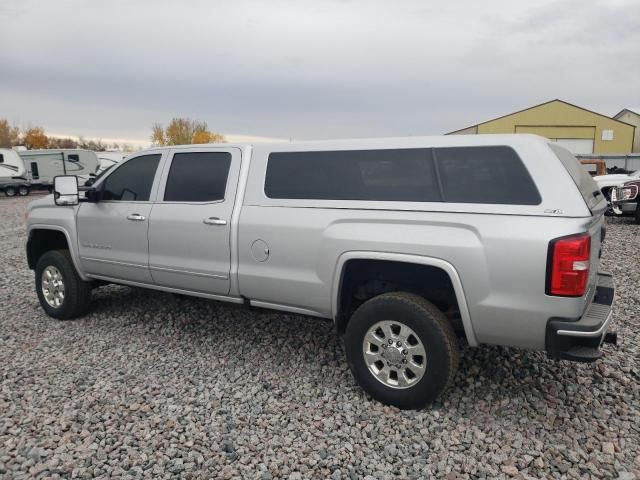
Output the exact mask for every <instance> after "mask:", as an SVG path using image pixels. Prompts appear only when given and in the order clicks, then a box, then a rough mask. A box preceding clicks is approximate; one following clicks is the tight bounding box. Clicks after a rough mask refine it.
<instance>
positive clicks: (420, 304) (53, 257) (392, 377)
mask: <svg viewBox="0 0 640 480" xmlns="http://www.w3.org/2000/svg"><path fill="white" fill-rule="evenodd" d="M78 190H79V188H78V184H77V181H76V179H75V177H68V176H66V177H58V178H56V181H55V191H54V195H53V196H49V197H47V198H44V199H42V200H38V201H35V202H33V203H31V205H30V207H29V213H28V243H27V258H28V263H29V267H30V268H31V269H33V270H35V283H36V292H37V295H38V298H39V300H40V303H41V305H42V308H43V309H44V310H45V312H46V313H47V314H48V315H50V316H52V317H55V318H60V319H68V318H73V317H78V316H80V315H83V314H85V313H86V312H87V311H88V310H89V308H90V300H91V291H92V288H95V287H96V286H99V285H102V284H104V283H105V282H107V283H117V284H122V285H131V286H136V287H146V288H152V289H156V290H163V291H167V292H174V293H178V294H184V295H193V296H198V297H204V298H208V299H212V300H221V301H227V302H232V303H242V304H246V305H250V306H256V307H263V308H271V309H277V310H282V311H286V312H294V313H298V314H301V315H310V316H314V317H320V318H325V319H330V320H332V321H333V323H334V324H335V328H336V330H337V332H338V334H339V335H340V336H342V338H343V340H344V345H345V351H346V356H347V360H348V362H349V365H350V367H351V370H352V371H353V374H354V376H355V378H356V380H357V381H358V382H359V384H360V385H361V386H362V387H363V388H364V389H365V390H366V391H367V392H368V393H369V394H370V395H371V396H372V397H374V398H376V399H378V400H380V401H382V402H385V403H387V404H393V405H396V406H399V407H401V408H418V407H421V406H423V405H426V404H428V403H429V402H431V401H432V400H433V399H434V398H436V396H438V395H439V394H440V393H441V392H442V391H443V390H444V389H445V388H446V387H447V385H449V384H450V383H451V380H452V378H453V377H454V374H455V372H456V369H457V366H458V360H459V344H460V342H465V343H466V344H468V345H470V346H477V345H480V344H493V345H505V346H511V347H519V348H527V349H538V350H546V352H547V353H548V356H549V357H551V358H554V359H567V360H575V361H594V360H596V359H598V358H600V356H601V355H602V354H601V352H600V346H601V344H602V342H603V341H611V342H613V341H614V340H615V335H614V334H613V333H611V332H609V333H607V328H608V324H609V319H610V316H611V308H612V304H613V297H614V285H613V281H612V278H611V275H609V274H606V273H603V272H600V271H599V269H598V266H599V257H600V249H601V241H602V239H603V237H604V225H603V222H604V217H603V213H604V211H605V209H606V207H607V202H606V200H605V198H604V197H603V195H602V194H601V193H600V191H599V189H598V188H597V186H596V185H595V183H594V182H593V180H592V179H591V177H590V176H589V175H588V173H587V172H586V171H585V170H584V169H583V167H582V166H581V165H580V164H579V163H578V162H577V161H576V159H575V158H574V157H573V156H572V155H571V154H570V153H569V152H568V151H567V150H565V149H563V148H561V147H559V146H556V145H553V144H550V143H549V142H548V141H547V140H545V139H543V138H541V137H535V136H530V135H468V136H443V137H411V138H393V139H374V140H340V141H323V142H304V143H302V142H301V143H284V144H263V145H234V144H215V145H197V146H195V145H187V146H176V147H167V148H159V149H153V150H147V151H144V152H140V153H137V154H134V155H132V156H131V157H129V158H128V159H127V160H125V161H123V162H122V163H120V164H119V165H118V166H116V167H114V168H113V169H111V170H110V171H109V172H108V173H107V174H105V175H104V176H103V177H101V178H100V179H99V180H98V181H97V182H96V183H95V184H94V185H93V186H92V187H91V188H89V189H87V190H86V191H82V189H80V190H81V191H80V192H79V191H78ZM212 321H215V319H212Z"/></svg>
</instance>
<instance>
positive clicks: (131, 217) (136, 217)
mask: <svg viewBox="0 0 640 480" xmlns="http://www.w3.org/2000/svg"><path fill="white" fill-rule="evenodd" d="M127 220H133V221H134V222H144V221H145V218H144V215H140V214H139V213H130V214H129V215H127Z"/></svg>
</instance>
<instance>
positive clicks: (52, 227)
mask: <svg viewBox="0 0 640 480" xmlns="http://www.w3.org/2000/svg"><path fill="white" fill-rule="evenodd" d="M34 230H56V231H58V232H62V233H63V234H64V236H65V237H66V239H67V245H69V253H70V254H71V261H72V262H73V266H74V267H75V268H76V272H78V276H79V277H80V278H81V279H82V280H84V281H85V282H88V281H90V279H89V278H88V277H87V276H86V275H85V274H84V272H83V271H82V269H81V268H80V265H81V264H80V259H79V258H78V249H77V245H76V244H75V243H74V242H72V241H71V235H69V232H68V231H67V229H66V228H64V227H61V226H59V225H46V224H38V223H35V224H33V225H29V228H28V229H27V239H29V238H30V237H31V232H32V231H34ZM27 254H28V252H27Z"/></svg>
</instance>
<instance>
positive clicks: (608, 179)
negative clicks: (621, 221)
mask: <svg viewBox="0 0 640 480" xmlns="http://www.w3.org/2000/svg"><path fill="white" fill-rule="evenodd" d="M593 179H594V180H595V181H596V184H597V185H598V188H599V189H600V191H601V192H602V193H603V194H604V196H605V198H606V199H607V201H610V200H611V191H612V189H614V188H616V187H621V186H622V185H624V183H625V182H628V181H630V180H640V170H636V171H635V172H631V173H628V174H627V173H614V174H610V175H597V176H595V177H593ZM620 206H621V210H620V211H616V210H613V212H614V213H616V214H618V215H627V214H630V215H632V214H634V213H635V211H636V204H635V203H633V204H632V203H625V204H621V205H620Z"/></svg>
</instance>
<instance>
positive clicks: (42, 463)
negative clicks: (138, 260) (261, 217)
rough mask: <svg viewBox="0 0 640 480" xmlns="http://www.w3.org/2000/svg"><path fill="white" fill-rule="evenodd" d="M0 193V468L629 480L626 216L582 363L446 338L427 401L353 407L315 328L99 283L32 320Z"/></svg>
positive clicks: (635, 400)
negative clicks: (598, 331) (600, 346)
mask: <svg viewBox="0 0 640 480" xmlns="http://www.w3.org/2000/svg"><path fill="white" fill-rule="evenodd" d="M27 201H28V199H5V198H0V225H2V228H1V229H0V238H1V240H2V250H1V255H2V257H1V261H0V273H1V274H0V292H1V295H0V371H1V380H0V383H1V389H0V477H4V478H15V479H19V478H32V477H36V476H38V477H43V478H44V477H46V478H70V477H71V478H92V477H109V476H111V477H120V478H141V477H144V478H169V477H182V478H213V477H215V478H239V477H245V478H263V479H269V478H291V479H295V478H298V479H301V478H311V477H313V478H331V479H343V478H345V479H346V478H349V479H355V478H366V479H373V478H389V479H390V478H434V477H438V478H448V479H454V478H483V477H484V478H510V477H516V478H622V479H633V478H640V365H639V363H638V360H639V356H640V344H639V343H640V342H639V338H640V336H639V333H638V331H639V328H638V327H639V320H638V317H639V313H640V300H639V298H638V292H639V291H640V253H639V252H640V227H638V226H636V225H633V224H631V223H630V222H625V221H615V222H613V223H612V224H611V225H610V226H609V230H608V238H607V246H606V249H605V253H604V266H605V268H607V269H609V270H611V271H613V272H614V274H615V275H616V277H617V284H618V295H619V297H618V303H617V306H616V310H615V324H616V325H617V329H618V331H619V333H620V334H621V337H622V345H620V346H618V347H617V348H615V347H611V346H606V347H605V351H606V358H605V359H604V360H603V361H601V362H600V363H597V364H595V365H578V364H571V363H565V362H562V363H555V362H552V361H549V360H547V359H546V358H545V356H544V355H543V354H542V353H537V352H522V351H516V350H511V349H505V348H497V347H481V348H477V349H464V350H463V352H462V363H461V367H460V371H459V372H458V375H457V377H456V381H455V384H454V386H453V388H452V389H450V390H449V391H448V392H446V394H445V396H444V397H443V399H442V400H441V401H440V402H439V403H437V404H436V405H434V407H433V408H431V409H429V410H424V411H420V412H415V411H407V412H404V411H399V410H397V409H395V408H390V407H385V406H382V405H380V404H379V403H376V402H374V401H371V400H370V399H368V398H367V396H366V395H365V394H364V393H363V392H362V391H361V390H360V388H358V386H357V385H356V384H355V382H354V380H353V379H352V377H351V374H350V372H349V370H348V367H347V364H346V361H345V357H344V353H343V350H342V346H341V345H340V343H339V342H338V340H337V339H336V337H335V335H334V333H333V331H332V327H331V325H330V324H329V323H326V322H323V321H318V320H312V319H307V318H302V317H298V316H295V315H286V314H280V313H274V312H269V311H249V310H245V309H244V308H241V307H237V306H230V305H225V304H221V303H215V302H208V301H203V300H198V299H183V298H177V297H174V296H172V295H169V294H164V293H158V292H151V291H144V290H137V289H130V288H126V287H117V286H109V287H103V288H100V289H98V290H96V291H95V292H94V308H93V311H92V313H91V314H90V315H88V316H87V317H86V318H83V319H79V320H74V321H66V322H61V321H56V320H53V319H50V318H48V317H46V316H45V315H44V314H43V312H42V310H41V309H40V307H39V305H38V301H37V299H36V295H35V293H34V289H33V273H32V272H31V271H30V270H28V269H27V266H26V262H25V258H24V251H23V245H24V241H25V234H24V227H23V223H24V218H23V214H24V210H25V206H26V204H27Z"/></svg>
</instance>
